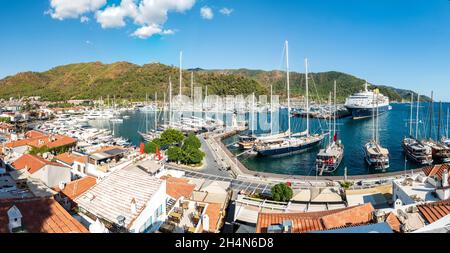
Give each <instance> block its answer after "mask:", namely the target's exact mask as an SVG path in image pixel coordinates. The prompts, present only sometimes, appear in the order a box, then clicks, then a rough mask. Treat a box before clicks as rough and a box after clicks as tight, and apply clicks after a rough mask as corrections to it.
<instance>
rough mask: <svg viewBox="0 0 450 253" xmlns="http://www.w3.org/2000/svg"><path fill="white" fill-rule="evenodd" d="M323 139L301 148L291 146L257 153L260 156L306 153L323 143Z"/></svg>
mask: <svg viewBox="0 0 450 253" xmlns="http://www.w3.org/2000/svg"><path fill="white" fill-rule="evenodd" d="M322 140H323V139H320V140H316V141H313V142H309V143H306V144H304V145H299V146H289V147H280V148H273V149H267V150H257V153H258V155H259V156H283V155H290V154H294V153H302V152H306V151H308V150H309V149H311V148H314V147H316V146H317V145H319V144H320V143H321V142H322Z"/></svg>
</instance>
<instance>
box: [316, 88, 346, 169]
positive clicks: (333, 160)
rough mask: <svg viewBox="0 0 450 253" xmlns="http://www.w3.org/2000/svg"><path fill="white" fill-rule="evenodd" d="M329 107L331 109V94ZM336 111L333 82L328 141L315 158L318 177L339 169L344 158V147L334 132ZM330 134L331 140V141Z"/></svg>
mask: <svg viewBox="0 0 450 253" xmlns="http://www.w3.org/2000/svg"><path fill="white" fill-rule="evenodd" d="M329 107H330V108H331V94H330V105H329ZM336 111H337V106H336V81H334V114H333V116H331V115H330V123H329V126H330V127H329V128H330V130H329V138H330V140H329V143H328V145H327V147H326V148H324V149H321V150H320V151H319V153H318V154H317V158H316V170H317V172H318V173H319V174H320V175H322V174H323V173H333V172H335V171H336V170H337V169H338V168H339V165H341V162H342V158H343V157H344V145H343V144H342V143H341V141H340V140H338V136H337V131H336ZM331 118H333V131H331ZM332 132H333V140H331V136H332V135H331V133H332Z"/></svg>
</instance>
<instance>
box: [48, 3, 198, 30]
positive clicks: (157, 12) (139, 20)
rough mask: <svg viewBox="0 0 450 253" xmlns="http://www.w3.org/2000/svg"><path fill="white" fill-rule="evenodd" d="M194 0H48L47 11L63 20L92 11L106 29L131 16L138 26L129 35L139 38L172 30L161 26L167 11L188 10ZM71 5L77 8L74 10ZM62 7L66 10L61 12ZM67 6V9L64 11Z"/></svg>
mask: <svg viewBox="0 0 450 253" xmlns="http://www.w3.org/2000/svg"><path fill="white" fill-rule="evenodd" d="M75 2H77V4H75ZM78 2H80V3H78ZM81 3H84V4H81ZM195 3H196V0H121V2H120V4H119V5H114V4H112V5H107V6H106V7H105V8H103V7H104V6H105V5H106V0H51V9H50V14H51V15H52V17H53V18H57V19H61V20H62V19H64V18H78V17H79V16H80V15H83V14H85V13H89V12H95V18H96V20H97V22H98V23H99V24H100V25H101V26H102V28H105V29H106V28H118V27H124V26H126V25H127V21H128V20H131V21H132V22H133V23H134V24H135V25H138V26H139V28H138V29H136V30H135V31H134V32H133V33H132V35H133V36H136V37H139V38H148V37H150V36H152V35H154V34H161V35H170V34H174V33H175V31H174V30H171V29H167V30H166V29H164V24H165V23H166V22H167V19H168V14H169V13H170V12H179V13H182V12H185V11H187V10H190V9H192V7H193V6H194V4H195ZM73 6H78V7H79V8H76V11H74V9H75V8H73ZM62 7H64V8H65V10H66V11H64V12H62V11H61V8H62ZM69 7H71V8H69ZM81 7H82V8H81ZM69 9H70V10H71V11H70V12H69V11H67V10H69ZM63 13H64V15H63ZM68 13H70V15H69V14H68ZM61 17H62V18H61Z"/></svg>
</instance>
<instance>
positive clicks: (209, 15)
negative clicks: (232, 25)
mask: <svg viewBox="0 0 450 253" xmlns="http://www.w3.org/2000/svg"><path fill="white" fill-rule="evenodd" d="M200 15H201V16H202V18H203V19H208V20H211V19H213V18H214V13H213V10H212V9H211V8H209V7H208V6H203V7H202V8H201V9H200Z"/></svg>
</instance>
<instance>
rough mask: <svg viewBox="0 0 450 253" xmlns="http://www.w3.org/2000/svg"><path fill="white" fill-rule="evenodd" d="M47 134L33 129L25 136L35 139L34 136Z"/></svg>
mask: <svg viewBox="0 0 450 253" xmlns="http://www.w3.org/2000/svg"><path fill="white" fill-rule="evenodd" d="M43 136H45V134H44V133H42V132H39V131H36V130H31V131H28V132H26V133H25V137H26V138H27V139H33V138H39V137H43Z"/></svg>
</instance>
